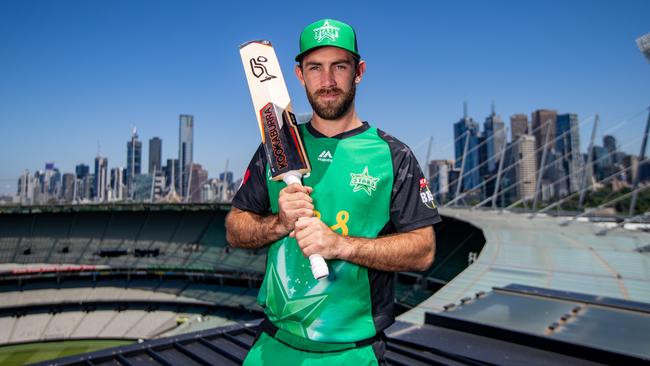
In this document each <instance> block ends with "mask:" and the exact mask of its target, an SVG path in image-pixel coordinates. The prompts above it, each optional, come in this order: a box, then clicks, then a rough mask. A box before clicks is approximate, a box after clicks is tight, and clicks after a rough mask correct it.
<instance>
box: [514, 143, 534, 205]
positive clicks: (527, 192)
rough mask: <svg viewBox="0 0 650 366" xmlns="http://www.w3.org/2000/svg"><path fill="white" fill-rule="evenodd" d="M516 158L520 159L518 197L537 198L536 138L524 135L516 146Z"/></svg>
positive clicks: (517, 171)
mask: <svg viewBox="0 0 650 366" xmlns="http://www.w3.org/2000/svg"><path fill="white" fill-rule="evenodd" d="M515 151H516V156H517V157H518V158H519V164H517V168H516V175H517V183H518V186H517V187H518V189H517V191H518V196H519V198H523V199H532V198H533V197H534V196H535V187H536V184H537V173H536V169H535V166H536V165H537V164H536V162H535V137H534V136H531V135H523V136H521V137H520V138H519V142H518V143H517V144H515Z"/></svg>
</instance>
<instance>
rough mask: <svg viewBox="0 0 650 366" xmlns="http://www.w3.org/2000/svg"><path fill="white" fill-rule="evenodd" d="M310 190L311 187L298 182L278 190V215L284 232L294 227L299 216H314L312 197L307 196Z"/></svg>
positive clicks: (311, 189)
mask: <svg viewBox="0 0 650 366" xmlns="http://www.w3.org/2000/svg"><path fill="white" fill-rule="evenodd" d="M312 191H313V188H311V187H305V186H301V185H300V184H289V185H288V186H286V187H285V188H283V189H282V190H281V191H280V196H279V198H278V207H279V212H278V217H279V220H280V225H281V226H282V227H283V228H284V231H285V233H289V232H291V231H292V230H293V229H294V225H295V224H296V221H297V220H298V219H299V218H301V217H312V216H314V204H313V203H312V202H313V199H312V198H311V197H310V196H309V195H310V194H311V192H312ZM285 235H286V234H285Z"/></svg>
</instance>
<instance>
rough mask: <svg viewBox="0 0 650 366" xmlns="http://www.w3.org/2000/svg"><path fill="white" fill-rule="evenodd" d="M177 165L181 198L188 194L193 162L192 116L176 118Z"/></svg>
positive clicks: (184, 115) (186, 115)
mask: <svg viewBox="0 0 650 366" xmlns="http://www.w3.org/2000/svg"><path fill="white" fill-rule="evenodd" d="M178 122H179V132H178V163H179V167H180V172H179V173H180V174H179V176H180V179H181V196H182V197H185V196H186V195H187V194H188V187H187V185H188V178H189V172H190V166H191V165H192V162H194V155H193V151H194V116H192V115H189V114H181V115H180V116H179V118H178Z"/></svg>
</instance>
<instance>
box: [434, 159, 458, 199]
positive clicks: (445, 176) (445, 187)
mask: <svg viewBox="0 0 650 366" xmlns="http://www.w3.org/2000/svg"><path fill="white" fill-rule="evenodd" d="M452 164H453V163H452V162H451V161H449V160H431V162H429V173H430V174H431V175H430V176H429V177H428V179H429V183H430V184H431V192H433V194H434V196H435V198H436V200H438V202H439V203H441V202H444V201H445V200H446V198H447V195H448V194H449V188H450V187H449V183H450V182H449V171H450V170H451V169H452ZM451 188H452V189H454V188H455V187H451Z"/></svg>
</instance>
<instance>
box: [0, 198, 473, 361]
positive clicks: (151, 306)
mask: <svg viewBox="0 0 650 366" xmlns="http://www.w3.org/2000/svg"><path fill="white" fill-rule="evenodd" d="M228 210H229V206H228V205H195V204H189V205H155V204H149V205H121V206H120V205H110V206H108V205H104V206H47V207H29V208H6V209H5V210H4V211H3V212H2V214H1V216H2V218H1V219H0V261H1V263H2V264H0V292H1V296H0V324H1V325H0V343H1V344H2V345H3V347H2V348H0V363H2V364H21V363H23V362H24V363H29V362H35V361H39V360H42V359H44V358H41V357H45V359H46V358H47V357H49V358H57V357H61V356H65V355H66V354H67V352H72V353H75V352H79V351H81V352H84V351H89V350H94V349H97V348H101V347H106V346H115V345H124V344H128V343H132V342H137V341H142V340H149V339H157V338H163V337H169V336H176V335H180V334H184V333H189V332H196V331H201V330H205V329H211V328H216V327H223V326H228V325H233V324H238V323H243V322H246V321H250V320H254V319H259V318H261V317H262V309H261V308H260V307H259V306H258V305H257V304H256V295H257V288H259V285H260V283H261V279H262V276H263V273H264V270H265V259H266V258H265V252H264V251H247V250H241V249H232V248H230V247H229V246H228V245H227V243H226V240H225V229H224V218H225V215H226V214H227V212H228ZM468 230H469V231H470V232H474V234H473V235H472V238H471V239H470V240H465V243H464V244H463V245H462V246H460V247H453V246H448V247H447V246H444V245H440V246H439V249H438V258H445V259H444V261H443V260H440V261H439V262H438V265H436V266H433V267H432V268H431V269H430V270H428V271H427V273H399V274H397V277H398V282H399V288H398V291H397V293H398V299H397V305H398V307H399V309H400V311H405V310H408V309H410V308H412V307H413V306H414V305H416V304H418V303H419V302H421V301H422V300H423V299H426V298H427V297H429V296H430V295H431V294H432V293H433V292H434V291H435V290H436V289H438V288H439V287H441V286H442V285H444V284H445V283H446V282H448V281H449V280H450V279H451V278H453V277H454V276H456V274H458V273H459V272H460V271H461V270H462V269H464V268H465V267H466V266H467V258H468V256H469V253H470V252H474V253H478V252H479V251H480V249H481V247H482V245H483V243H484V238H483V236H482V234H481V233H480V230H478V229H476V228H474V227H473V226H471V225H469V224H464V223H462V222H460V221H457V220H453V219H449V220H445V223H444V224H442V225H441V227H440V228H439V230H438V231H439V242H444V241H445V240H446V239H448V241H450V242H457V241H458V237H460V236H461V235H463V236H464V235H465V234H466V233H467V232H468ZM442 264H444V265H442ZM61 341H66V343H64V344H63V345H61V343H59V342H61ZM73 341H74V342H73ZM48 345H57V346H56V347H55V349H54V350H53V351H50V352H49V353H48V352H42V350H43V348H47V347H48ZM68 345H69V351H66V349H67V348H68ZM86 346H88V347H87V348H84V347H86ZM59 351H61V352H59ZM3 357H4V358H3Z"/></svg>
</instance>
